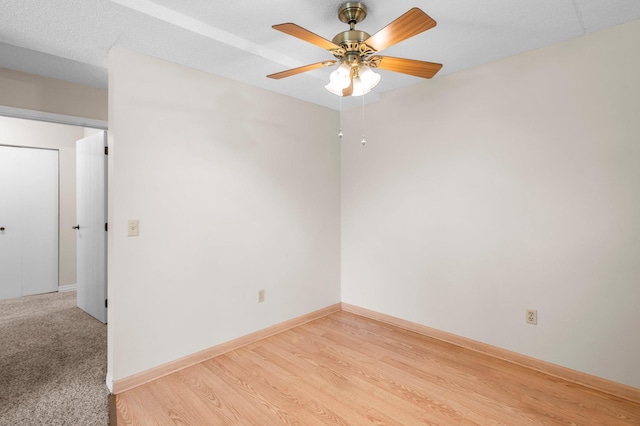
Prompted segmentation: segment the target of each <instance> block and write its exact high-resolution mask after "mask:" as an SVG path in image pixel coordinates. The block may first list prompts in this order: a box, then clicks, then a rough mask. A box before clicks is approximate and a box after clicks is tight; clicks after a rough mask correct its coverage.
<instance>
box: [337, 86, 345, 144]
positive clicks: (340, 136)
mask: <svg viewBox="0 0 640 426" xmlns="http://www.w3.org/2000/svg"><path fill="white" fill-rule="evenodd" d="M339 99H340V130H339V131H338V137H339V138H340V140H342V137H343V136H344V133H342V96H340V97H339Z"/></svg>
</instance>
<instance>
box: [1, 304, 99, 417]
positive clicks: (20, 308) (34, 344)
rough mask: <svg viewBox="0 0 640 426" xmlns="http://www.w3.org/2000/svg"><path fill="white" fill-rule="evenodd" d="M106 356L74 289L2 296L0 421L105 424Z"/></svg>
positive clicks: (94, 325) (96, 329)
mask: <svg viewBox="0 0 640 426" xmlns="http://www.w3.org/2000/svg"><path fill="white" fill-rule="evenodd" d="M106 358H107V326H106V325H104V324H102V323H101V322H99V321H97V320H95V319H94V318H93V317H91V316H89V315H88V314H86V313H85V312H83V311H82V310H80V309H79V308H78V307H77V306H76V293H75V292H69V293H50V294H44V295H37V296H27V297H23V298H19V299H9V300H0V425H3V426H4V425H74V426H76V425H83V426H84V425H101V426H105V425H107V424H108V402H107V397H108V390H107V387H106V385H105V375H106V366H107V359H106Z"/></svg>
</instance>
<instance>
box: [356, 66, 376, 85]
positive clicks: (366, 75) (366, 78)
mask: <svg viewBox="0 0 640 426" xmlns="http://www.w3.org/2000/svg"><path fill="white" fill-rule="evenodd" d="M358 75H359V76H360V81H361V82H362V85H363V86H364V87H365V88H367V89H368V90H371V89H373V88H374V87H376V86H377V85H378V83H380V74H378V73H376V72H374V71H373V70H372V69H371V67H369V66H367V65H363V66H361V67H360V70H359V71H358Z"/></svg>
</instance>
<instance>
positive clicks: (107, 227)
mask: <svg viewBox="0 0 640 426" xmlns="http://www.w3.org/2000/svg"><path fill="white" fill-rule="evenodd" d="M104 230H105V231H108V230H109V224H108V223H105V224H104Z"/></svg>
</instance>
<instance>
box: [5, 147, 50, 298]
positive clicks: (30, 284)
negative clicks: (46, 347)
mask: <svg viewBox="0 0 640 426" xmlns="http://www.w3.org/2000/svg"><path fill="white" fill-rule="evenodd" d="M0 195H1V196H0V299H5V298H13V297H20V296H27V295H31V294H39V293H49V292H54V291H57V290H58V151H56V150H48V149H32V148H20V147H9V146H0Z"/></svg>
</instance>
